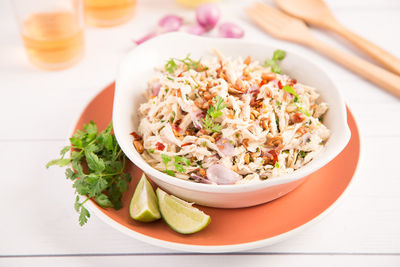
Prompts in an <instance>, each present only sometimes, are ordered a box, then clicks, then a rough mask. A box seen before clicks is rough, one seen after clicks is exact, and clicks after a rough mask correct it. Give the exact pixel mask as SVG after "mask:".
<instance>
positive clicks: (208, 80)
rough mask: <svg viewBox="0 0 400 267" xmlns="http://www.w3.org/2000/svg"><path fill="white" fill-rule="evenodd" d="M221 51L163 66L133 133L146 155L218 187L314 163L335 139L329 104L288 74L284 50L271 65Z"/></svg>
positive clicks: (167, 169)
mask: <svg viewBox="0 0 400 267" xmlns="http://www.w3.org/2000/svg"><path fill="white" fill-rule="evenodd" d="M214 54H215V56H209V57H207V58H202V59H199V60H194V59H192V58H191V57H190V55H188V56H186V57H185V58H183V59H176V58H171V59H170V60H169V61H168V62H166V64H165V65H164V66H163V67H160V68H159V69H157V70H156V74H155V76H154V78H152V79H151V80H150V81H149V83H148V90H147V91H146V98H147V101H146V102H145V103H143V104H141V105H140V108H139V117H140V120H139V121H140V123H139V126H138V128H137V131H136V132H132V133H131V134H132V136H133V143H134V146H135V148H136V149H137V151H138V152H139V153H140V154H141V156H142V158H143V159H144V160H145V161H146V162H147V163H148V164H150V165H151V166H152V167H154V168H155V169H157V170H159V171H162V172H164V173H166V174H168V175H171V176H174V177H176V178H180V179H186V180H192V181H194V182H199V183H209V184H219V185H226V184H240V183H252V182H260V181H263V180H265V179H270V178H276V177H279V176H281V175H284V174H288V173H291V172H293V171H295V170H296V169H299V168H301V167H302V166H304V165H306V164H307V163H309V162H310V161H311V160H313V159H314V158H315V156H316V155H317V154H318V153H319V152H320V151H321V149H322V148H323V147H324V144H325V143H326V141H327V140H328V138H329V136H330V131H329V129H328V128H327V127H326V126H325V125H324V124H323V115H324V114H325V113H326V112H327V110H328V105H327V104H326V103H324V102H320V101H318V98H319V94H318V93H317V92H316V90H315V89H314V88H312V87H310V86H307V85H304V84H301V83H299V82H297V80H296V79H293V78H291V77H289V76H288V75H285V74H281V69H280V67H279V64H278V63H279V61H280V60H282V59H283V58H284V57H285V52H284V51H282V50H276V51H275V52H274V55H273V57H272V58H271V59H267V60H266V61H265V63H264V64H262V63H260V62H259V61H257V60H253V59H251V58H250V57H247V58H245V59H243V58H241V57H236V58H231V57H225V56H224V55H223V54H221V53H220V52H219V51H217V50H215V51H214Z"/></svg>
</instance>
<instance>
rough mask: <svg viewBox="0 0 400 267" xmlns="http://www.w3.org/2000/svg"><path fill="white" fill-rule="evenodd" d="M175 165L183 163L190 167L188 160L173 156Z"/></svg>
mask: <svg viewBox="0 0 400 267" xmlns="http://www.w3.org/2000/svg"><path fill="white" fill-rule="evenodd" d="M174 160H175V163H184V164H185V165H186V166H189V165H190V160H189V159H187V158H185V157H180V156H175V157H174Z"/></svg>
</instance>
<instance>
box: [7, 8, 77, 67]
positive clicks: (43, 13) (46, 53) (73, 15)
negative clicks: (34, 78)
mask: <svg viewBox="0 0 400 267" xmlns="http://www.w3.org/2000/svg"><path fill="white" fill-rule="evenodd" d="M12 2H13V4H14V9H15V13H16V17H17V22H18V25H19V28H20V32H21V35H22V39H23V42H24V45H25V48H26V51H27V54H28V58H29V59H30V61H31V62H32V63H33V64H34V65H36V66H38V67H41V68H44V69H50V70H57V69H64V68H67V67H70V66H72V65H74V64H75V63H77V62H78V61H79V60H80V59H81V58H82V55H83V50H84V37H83V21H82V4H81V2H80V1H79V0H34V1H33V0H12Z"/></svg>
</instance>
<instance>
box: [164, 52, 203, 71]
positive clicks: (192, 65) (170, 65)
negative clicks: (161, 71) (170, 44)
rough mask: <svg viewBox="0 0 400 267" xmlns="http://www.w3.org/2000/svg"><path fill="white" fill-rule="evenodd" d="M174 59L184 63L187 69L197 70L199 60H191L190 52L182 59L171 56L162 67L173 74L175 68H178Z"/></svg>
mask: <svg viewBox="0 0 400 267" xmlns="http://www.w3.org/2000/svg"><path fill="white" fill-rule="evenodd" d="M175 61H178V62H181V63H183V64H185V65H186V67H187V68H188V69H194V70H197V69H198V68H199V67H200V60H193V59H191V58H190V54H187V55H186V57H185V58H184V59H177V58H171V59H169V60H168V61H167V63H166V64H165V66H164V68H165V70H166V71H168V72H169V73H170V74H173V73H174V72H175V70H176V69H177V68H178V65H177V64H176V62H175Z"/></svg>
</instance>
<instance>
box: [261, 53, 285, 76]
mask: <svg viewBox="0 0 400 267" xmlns="http://www.w3.org/2000/svg"><path fill="white" fill-rule="evenodd" d="M285 56H286V52H285V51H283V50H280V49H277V50H275V51H274V54H273V55H272V58H271V59H267V60H265V62H264V66H265V67H271V71H272V72H275V73H278V74H280V73H281V71H282V69H281V67H280V66H279V65H278V62H279V61H282V60H283V59H284V58H285Z"/></svg>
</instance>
